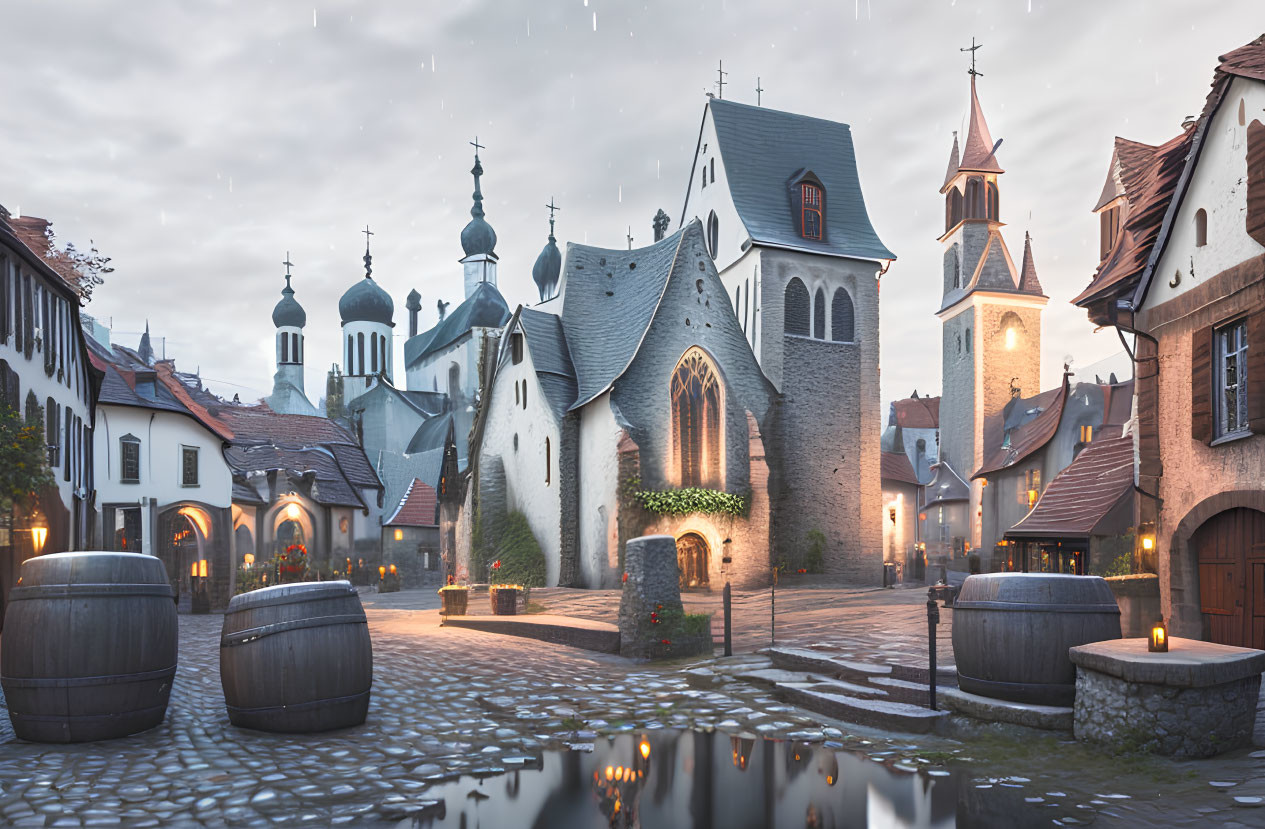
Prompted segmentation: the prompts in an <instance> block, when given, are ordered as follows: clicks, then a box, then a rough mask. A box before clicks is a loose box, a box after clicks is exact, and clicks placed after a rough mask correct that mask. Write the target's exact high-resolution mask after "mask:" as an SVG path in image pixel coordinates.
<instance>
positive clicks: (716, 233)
mask: <svg viewBox="0 0 1265 829" xmlns="http://www.w3.org/2000/svg"><path fill="white" fill-rule="evenodd" d="M719 247H720V219H718V218H716V211H715V210H713V211H712V212H710V213H708V214H707V252H708V253H709V254H711V257H712V258H713V259H715V258H716V251H717V250H718V249H719Z"/></svg>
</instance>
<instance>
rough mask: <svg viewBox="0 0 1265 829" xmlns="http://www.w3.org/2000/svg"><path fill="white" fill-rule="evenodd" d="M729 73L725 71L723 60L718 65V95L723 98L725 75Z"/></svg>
mask: <svg viewBox="0 0 1265 829" xmlns="http://www.w3.org/2000/svg"><path fill="white" fill-rule="evenodd" d="M728 74H729V73H728V72H726V71H725V62H724V61H723V60H722V61H720V63H719V64H718V65H717V66H716V97H717V98H721V99H723V98H724V97H725V84H726V83H727V81H726V80H725V76H726V75H728Z"/></svg>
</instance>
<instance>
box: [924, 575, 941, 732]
mask: <svg viewBox="0 0 1265 829" xmlns="http://www.w3.org/2000/svg"><path fill="white" fill-rule="evenodd" d="M939 623H940V606H939V605H937V604H936V594H935V588H934V587H933V588H930V589H928V590H927V637H928V641H927V662H928V665H929V667H928V671H927V681H928V683H929V693H928V699H929V700H930V702H931V710H932V711H936V710H938V709H937V708H936V625H937V624H939Z"/></svg>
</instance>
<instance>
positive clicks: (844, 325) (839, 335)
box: [830, 288, 856, 343]
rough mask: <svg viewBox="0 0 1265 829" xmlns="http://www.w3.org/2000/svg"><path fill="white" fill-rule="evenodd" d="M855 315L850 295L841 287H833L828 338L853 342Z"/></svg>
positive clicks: (840, 341)
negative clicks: (833, 293)
mask: <svg viewBox="0 0 1265 829" xmlns="http://www.w3.org/2000/svg"><path fill="white" fill-rule="evenodd" d="M855 317H856V310H855V309H854V308H853V306H852V297H851V296H849V295H848V292H847V291H846V290H844V289H843V288H835V295H834V297H832V298H831V300H830V339H832V340H834V341H835V342H837V343H850V342H855V341H856V331H855V326H856V319H855Z"/></svg>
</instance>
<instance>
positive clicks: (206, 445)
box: [93, 404, 233, 555]
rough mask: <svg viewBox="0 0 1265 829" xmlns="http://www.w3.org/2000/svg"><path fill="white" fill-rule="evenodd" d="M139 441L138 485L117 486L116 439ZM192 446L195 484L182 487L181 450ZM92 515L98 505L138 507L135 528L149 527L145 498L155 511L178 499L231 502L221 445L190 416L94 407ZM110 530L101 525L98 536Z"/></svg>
mask: <svg viewBox="0 0 1265 829" xmlns="http://www.w3.org/2000/svg"><path fill="white" fill-rule="evenodd" d="M124 435H132V436H134V437H136V438H138V439H139V440H140V481H139V482H138V483H134V484H127V483H122V482H121V481H120V472H121V466H122V463H121V451H122V450H121V449H120V445H119V438H121V437H123V436H124ZM184 446H196V447H197V448H198V484H197V486H183V485H181V481H182V479H183V476H182V466H181V462H182V461H181V447H184ZM93 460H94V463H95V465H96V485H97V500H96V508H97V512H98V514H100V513H101V509H102V507H104V506H107V505H108V506H119V505H127V504H140V505H141V507H142V509H141V527H142V528H148V527H151V526H153V525H152V523H151V516H150V514H149V511H150V503H151V502H150V499H153V503H154V504H155V505H156V507H157V508H158V509H159V510H162V509H163V508H164V507H166V506H168V505H170V504H173V503H175V502H178V501H197V502H199V503H202V504H206V505H208V506H212V507H227V506H229V505H230V504H231V503H232V496H233V479H232V473H231V472H230V471H229V468H228V464H227V463H226V462H225V461H224V453H223V451H222V441H221V440H220V438H219V437H218V436H217V435H215V434H214V433H213V432H211V431H210V430H208V429H207V428H205V427H204V426H202V425H201V424H200V423H198V422H197V421H196V420H194V419H193V418H191V417H189V416H187V415H181V414H177V413H175V412H165V411H160V410H157V409H142V408H138V407H134V406H111V405H108V404H102V405H99V406H98V407H97V425H96V429H95V430H94V432H93ZM111 529H112V528H109V527H102V531H103V532H104V533H108V532H110V531H111ZM152 543H153V539H152V538H151V537H150V533H149V532H148V530H147V529H145V530H143V531H142V533H141V551H142V552H144V553H149V554H151V555H152V554H154V551H153V549H152V546H151V545H152Z"/></svg>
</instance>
